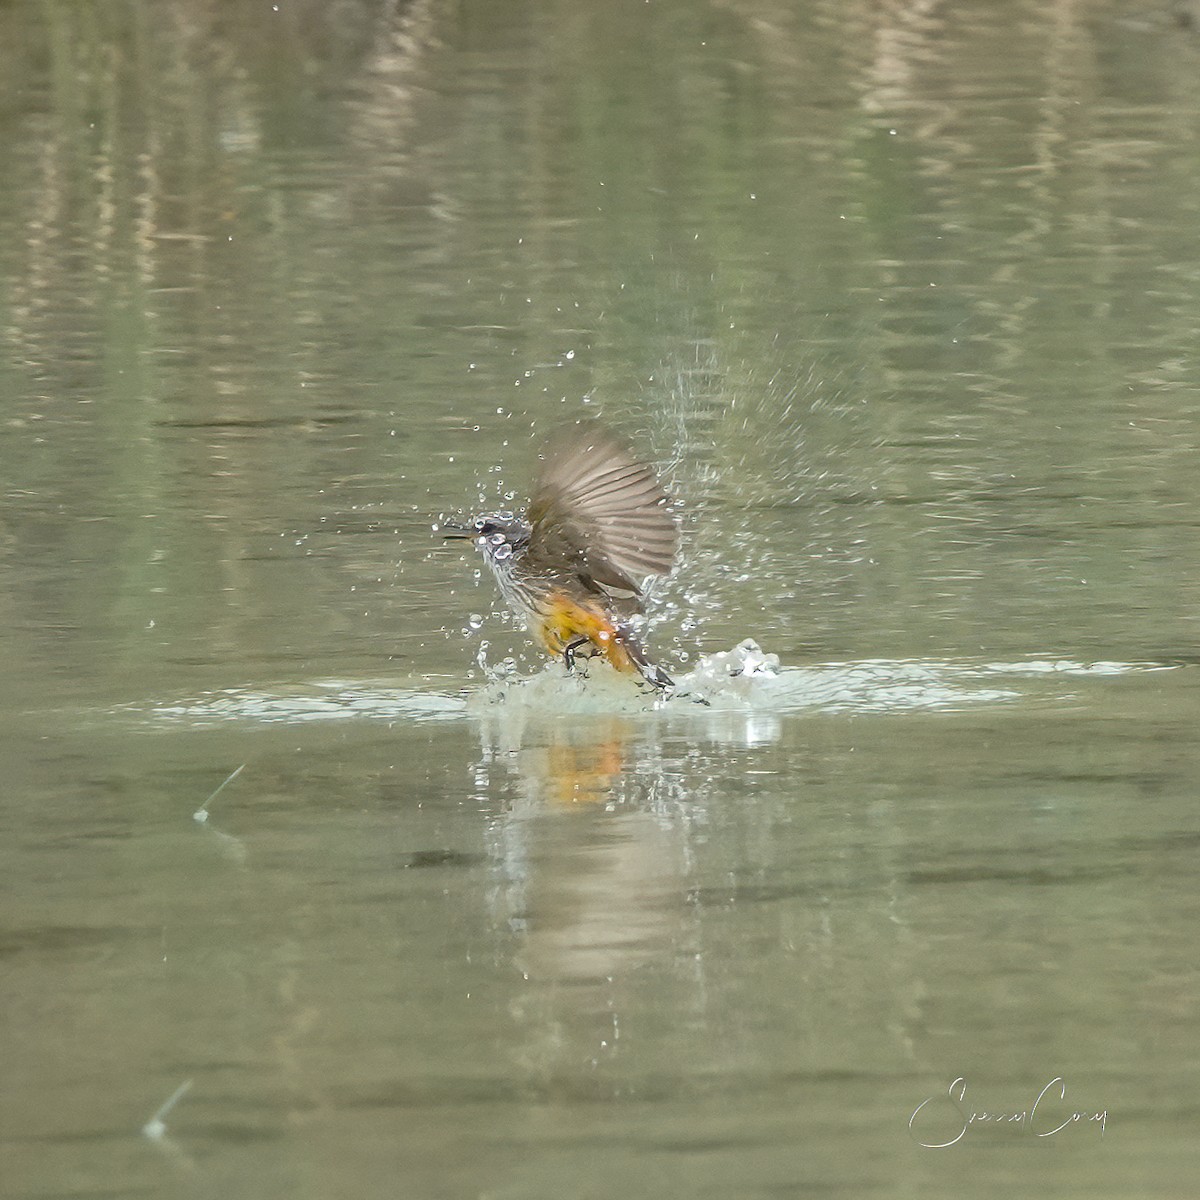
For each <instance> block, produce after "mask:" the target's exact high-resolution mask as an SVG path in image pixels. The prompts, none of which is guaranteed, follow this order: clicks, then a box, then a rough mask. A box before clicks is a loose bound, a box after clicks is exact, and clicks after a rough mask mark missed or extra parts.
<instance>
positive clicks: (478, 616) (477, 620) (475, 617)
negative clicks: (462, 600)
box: [467, 613, 483, 629]
mask: <svg viewBox="0 0 1200 1200" xmlns="http://www.w3.org/2000/svg"><path fill="white" fill-rule="evenodd" d="M467 624H468V625H470V627H471V628H472V629H482V628H483V614H482V613H472V614H471V615H470V616H469V617H468V618H467Z"/></svg>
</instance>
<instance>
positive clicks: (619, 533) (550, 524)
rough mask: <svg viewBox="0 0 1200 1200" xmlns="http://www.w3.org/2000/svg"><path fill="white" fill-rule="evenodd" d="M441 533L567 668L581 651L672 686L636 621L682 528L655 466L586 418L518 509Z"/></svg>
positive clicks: (548, 453) (562, 441) (564, 438)
mask: <svg viewBox="0 0 1200 1200" xmlns="http://www.w3.org/2000/svg"><path fill="white" fill-rule="evenodd" d="M442 529H443V533H444V536H445V537H447V538H464V539H470V540H471V541H473V542H474V543H475V545H476V546H477V547H478V548H479V550H480V551H481V552H482V554H483V556H484V558H485V559H486V560H487V564H488V566H489V567H491V568H492V571H493V573H494V574H495V576H496V579H497V581H498V582H499V584H500V590H501V592H502V593H503V594H504V598H505V600H507V601H508V603H509V605H510V606H511V607H512V609H513V610H514V611H515V612H516V614H517V615H518V616H519V617H521V618H522V619H523V620H524V621H525V623H526V625H527V626H528V627H529V630H530V632H531V633H532V634H533V636H534V637H535V638H537V640H538V641H540V642H541V644H542V646H543V647H544V648H545V650H546V651H547V652H548V653H549V654H551V655H553V656H554V657H556V658H557V657H560V656H561V658H562V660H563V662H564V663H565V664H566V666H567V669H568V670H571V669H573V667H574V665H575V658H576V656H577V655H579V654H586V655H587V656H588V657H591V656H592V655H600V656H601V657H603V658H605V659H607V660H608V661H609V662H610V663H611V664H612V665H613V666H614V667H615V668H616V669H617V670H618V671H623V672H627V673H634V672H636V673H637V674H639V675H641V677H642V678H643V679H645V680H646V682H647V683H649V684H651V685H652V686H653V687H655V688H658V689H662V688H668V687H671V686H673V684H672V681H671V678H670V676H669V675H668V674H667V673H666V672H665V671H664V670H663V669H662V668H661V667H659V666H656V665H655V664H654V663H652V662H651V661H650V660H649V658H647V656H646V652H645V651H644V650H643V649H642V646H641V643H640V642H639V641H638V638H637V636H636V634H635V632H634V629H633V626H632V619H633V618H634V617H635V616H637V615H638V614H639V613H640V612H641V611H642V603H643V600H644V599H645V590H646V584H647V582H648V579H649V577H651V576H656V575H665V574H666V573H667V572H668V571H670V569H671V564H672V562H673V561H674V559H675V552H676V550H677V548H678V545H679V529H678V526H677V524H676V522H675V518H674V515H673V514H672V512H671V510H670V508H669V502H668V498H667V494H666V493H665V492H664V491H663V489H662V487H661V486H660V485H659V483H658V480H657V479H656V478H655V475H654V472H653V470H652V469H651V468H650V467H649V466H647V465H646V464H645V463H643V462H642V461H640V460H639V459H638V458H637V457H636V455H635V453H634V451H633V448H632V447H631V446H630V445H629V443H627V442H626V441H624V439H622V438H619V437H617V436H616V435H614V434H612V433H610V432H608V431H606V430H604V429H603V428H602V427H600V426H599V425H596V424H594V423H591V422H589V423H586V424H582V425H574V426H569V427H567V428H566V429H563V430H561V431H560V432H559V433H558V434H557V435H556V436H555V437H554V438H552V439H551V441H550V443H549V444H548V446H547V447H546V450H545V452H544V453H543V455H542V465H541V469H540V471H539V473H538V477H537V481H536V483H535V485H534V492H533V500H532V501H531V503H530V505H529V507H528V509H527V510H526V511H525V512H524V513H511V512H500V513H492V514H489V515H487V516H481V517H476V518H475V519H474V520H473V521H471V522H470V523H469V524H466V525H458V524H451V523H449V522H444V523H443V525H442Z"/></svg>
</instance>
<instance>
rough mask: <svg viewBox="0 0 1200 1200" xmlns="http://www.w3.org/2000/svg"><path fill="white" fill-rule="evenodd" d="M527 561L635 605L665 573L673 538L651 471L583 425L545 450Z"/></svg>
mask: <svg viewBox="0 0 1200 1200" xmlns="http://www.w3.org/2000/svg"><path fill="white" fill-rule="evenodd" d="M529 520H530V522H531V524H532V526H533V528H532V532H531V534H530V544H529V557H530V558H531V559H536V560H538V561H542V562H551V563H553V562H562V563H563V564H564V565H567V564H569V567H570V569H571V570H572V571H573V572H574V573H576V574H578V575H579V576H580V577H581V578H582V579H583V580H584V581H585V582H588V583H595V584H599V585H601V586H602V587H604V588H606V589H610V590H615V591H618V592H626V593H630V594H632V595H633V596H636V597H640V596H641V594H642V588H643V585H644V583H645V579H646V576H648V575H665V574H666V573H667V572H668V571H669V570H670V569H671V563H672V562H673V561H674V558H675V550H676V548H677V547H678V544H679V530H678V528H677V527H676V524H675V519H674V517H673V516H672V514H671V511H670V509H669V508H668V507H667V495H666V493H665V492H664V491H663V490H662V488H661V487H660V486H659V483H658V480H657V479H656V478H655V477H654V472H653V470H652V469H651V468H650V467H649V466H647V465H646V464H645V463H643V462H641V461H639V460H638V458H637V457H636V456H635V454H634V451H633V448H632V447H631V446H630V445H629V444H628V443H627V442H626V441H624V440H623V439H622V438H618V437H617V436H615V435H614V434H611V433H609V432H607V431H606V430H604V429H602V428H600V427H599V426H598V425H595V424H592V423H587V424H583V425H576V426H571V427H569V428H567V429H564V430H562V431H560V432H559V433H558V434H557V435H556V436H555V437H554V438H553V439H552V440H551V442H550V444H549V446H548V447H547V449H546V453H545V457H544V461H543V464H542V469H541V472H540V474H539V476H538V480H537V484H536V487H535V490H534V495H533V503H532V504H531V505H530V506H529Z"/></svg>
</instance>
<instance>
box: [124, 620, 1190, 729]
mask: <svg viewBox="0 0 1200 1200" xmlns="http://www.w3.org/2000/svg"><path fill="white" fill-rule="evenodd" d="M1165 669H1171V668H1168V667H1166V666H1164V665H1163V664H1159V663H1148V662H1143V663H1119V662H1095V663H1081V662H1074V661H1071V660H1062V659H1029V660H1026V661H1020V662H1010V663H996V662H969V661H963V660H957V661H955V660H936V659H923V660H897V659H870V660H863V661H858V662H832V663H819V664H814V665H811V666H805V667H788V666H782V665H781V664H780V662H779V659H778V657H777V656H776V655H774V654H770V653H767V652H765V651H763V650H762V649H761V648H760V647H759V646H758V644H757V643H756V642H754V641H753V640H751V639H749V638H747V639H746V640H745V641H742V642H739V643H738V644H737V645H736V646H734V647H732V648H731V649H729V650H723V651H719V652H717V653H714V654H708V655H703V656H701V658H700V660H699V662H698V663H697V665H696V667H695V668H694V669H693V670H691V671H688V672H685V673H682V674H677V675H676V676H675V687H674V688H673V689H670V690H668V691H666V692H655V691H653V690H652V689H650V688H649V687H648V686H647V685H645V684H642V683H641V682H640V681H638V680H636V679H634V678H632V677H630V676H628V675H620V674H618V673H617V672H615V671H614V670H612V668H611V667H609V666H608V665H607V664H606V663H602V662H596V663H593V664H591V665H588V666H585V668H584V669H583V670H582V671H579V670H577V671H576V672H574V673H568V672H566V671H565V670H564V668H563V666H562V664H561V663H557V662H555V663H547V664H546V665H545V666H544V667H542V668H541V669H540V670H538V671H536V672H534V673H533V674H532V675H521V674H518V673H517V672H516V671H515V670H514V669H509V668H490V669H487V671H486V674H487V676H488V678H487V681H486V682H485V683H484V684H483V685H482V686H481V687H479V688H477V689H475V690H473V691H467V692H465V693H459V694H447V693H446V692H443V691H438V690H436V689H434V688H431V687H429V686H428V685H427V684H422V683H417V684H416V685H415V686H395V685H393V684H391V683H383V682H378V683H375V682H364V681H351V680H324V681H321V682H317V683H312V684H308V685H301V686H297V687H294V688H288V689H282V690H279V691H272V692H265V691H259V690H255V689H241V688H231V689H224V690H221V691H219V692H212V693H207V694H205V695H203V696H197V697H192V698H188V699H181V700H178V701H170V702H164V703H158V704H154V703H150V704H144V703H143V704H134V705H126V706H122V707H121V708H120V709H118V710H115V711H116V712H120V713H124V714H126V715H131V716H136V717H138V718H140V719H146V718H148V719H150V720H151V721H152V722H155V723H162V722H165V723H171V724H174V723H185V724H189V725H193V726H206V725H213V724H224V723H227V722H246V723H251V724H302V723H307V722H313V721H336V720H351V719H356V720H364V719H365V720H376V721H387V722H389V723H393V724H405V723H425V722H444V721H462V720H467V719H472V718H488V719H493V720H494V719H497V718H499V719H505V717H506V716H507V715H511V716H512V717H513V718H519V719H520V720H522V721H528V720H529V719H551V720H552V719H554V718H556V717H561V716H572V715H575V716H587V715H589V714H591V715H601V714H631V715H632V714H641V715H642V716H643V717H644V718H645V719H652V718H653V716H654V714H659V713H661V714H669V715H671V716H672V717H673V718H674V717H685V718H694V719H698V720H699V719H703V718H704V715H705V714H708V713H714V714H715V713H746V714H751V715H753V714H762V715H763V716H786V715H791V714H795V715H800V714H821V713H825V714H834V713H845V712H855V713H877V714H886V713H894V714H902V713H906V712H908V713H912V712H930V711H936V710H942V711H955V710H964V709H968V708H975V707H978V706H980V705H987V704H993V705H1003V704H1007V703H1012V702H1013V701H1016V700H1019V699H1022V698H1025V697H1027V696H1028V695H1029V693H1030V690H1031V688H1035V687H1036V690H1037V691H1039V693H1043V694H1044V693H1045V691H1046V688H1045V687H1044V686H1042V685H1044V684H1045V683H1046V682H1047V681H1051V682H1052V681H1055V680H1061V681H1062V682H1063V683H1064V684H1066V683H1067V681H1069V680H1074V681H1078V680H1079V679H1080V678H1081V677H1087V676H1112V675H1126V674H1132V673H1138V672H1145V671H1151V670H1165ZM1035 681H1041V683H1040V684H1038V683H1035ZM1049 690H1050V691H1051V692H1053V693H1055V694H1057V695H1059V697H1060V698H1061V692H1062V691H1063V689H1062V688H1061V687H1057V688H1056V687H1051V688H1050V689H1049ZM1067 690H1069V688H1068V689H1067Z"/></svg>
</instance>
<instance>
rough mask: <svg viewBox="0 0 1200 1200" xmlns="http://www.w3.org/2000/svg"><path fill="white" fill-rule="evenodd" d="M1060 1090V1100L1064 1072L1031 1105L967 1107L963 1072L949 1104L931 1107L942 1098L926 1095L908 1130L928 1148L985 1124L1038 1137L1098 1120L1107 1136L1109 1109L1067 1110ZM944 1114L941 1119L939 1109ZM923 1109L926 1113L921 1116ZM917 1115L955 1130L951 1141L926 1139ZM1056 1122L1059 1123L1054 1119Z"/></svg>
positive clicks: (960, 1137) (953, 1086)
mask: <svg viewBox="0 0 1200 1200" xmlns="http://www.w3.org/2000/svg"><path fill="white" fill-rule="evenodd" d="M1056 1090H1057V1092H1058V1099H1059V1100H1066V1098H1067V1084H1066V1081H1065V1080H1064V1079H1063V1077H1062V1076H1061V1075H1056V1076H1055V1077H1054V1078H1053V1079H1052V1080H1050V1082H1049V1083H1048V1084H1046V1086H1045V1087H1044V1088H1042V1090H1041V1091H1040V1092H1038V1094H1037V1099H1036V1100H1035V1101H1034V1102H1033V1103H1032V1104H1031V1105H1030V1106H1029V1108H1022V1109H1015V1110H1012V1111H1004V1112H999V1111H995V1110H992V1111H988V1110H986V1109H981V1110H974V1109H968V1108H966V1107H964V1101H965V1099H966V1095H967V1081H966V1079H965V1078H964V1077H963V1076H961V1075H960V1076H959V1077H958V1078H957V1079H956V1080H955V1081H954V1082H953V1083H952V1084H951V1085H950V1086H949V1087H948V1088H947V1089H946V1095H947V1097H948V1098H949V1104H948V1105H947V1104H946V1103H942V1104H940V1105H937V1106H935V1107H934V1108H932V1109H930V1108H927V1107H926V1106H927V1105H930V1104H933V1103H934V1101H935V1100H938V1099H939V1098H938V1097H937V1096H927V1097H926V1098H925V1099H924V1100H922V1101H921V1103H920V1104H918V1105H917V1107H916V1108H915V1109H913V1114H912V1116H911V1117H909V1118H908V1132H909V1134H910V1135H911V1136H912V1138H913V1140H914V1141H915V1142H916V1143H917V1145H918V1146H924V1147H925V1149H926V1150H944V1149H946V1147H947V1146H953V1145H955V1144H956V1143H958V1142H961V1141H962V1140H963V1138H965V1137H966V1136H967V1130H968V1129H970V1128H971V1127H972V1126H975V1125H979V1126H986V1125H1012V1126H1017V1127H1018V1128H1021V1129H1026V1130H1028V1131H1029V1132H1030V1133H1032V1134H1034V1135H1035V1136H1036V1137H1043V1138H1044V1137H1053V1136H1054V1134H1056V1133H1061V1132H1062V1131H1063V1130H1064V1129H1066V1128H1067V1127H1068V1126H1069V1125H1077V1124H1081V1123H1093V1122H1094V1123H1096V1124H1098V1125H1099V1126H1100V1136H1101V1137H1103V1136H1104V1130H1105V1127H1106V1126H1107V1125H1108V1109H1100V1110H1099V1111H1097V1112H1084V1111H1079V1110H1073V1111H1067V1110H1065V1109H1063V1108H1062V1107H1061V1106H1058V1105H1056V1103H1055V1101H1054V1097H1053V1095H1052V1093H1053V1092H1054V1091H1056ZM947 1107H949V1108H951V1109H953V1112H954V1116H953V1117H952V1118H949V1119H950V1120H951V1121H952V1122H953V1123H952V1124H950V1125H947V1124H946V1119H947V1118H946V1117H945V1113H946V1109H947ZM939 1112H940V1113H942V1114H943V1116H942V1118H941V1119H940V1120H939V1118H938V1113H939ZM922 1113H924V1115H923V1116H922ZM918 1118H920V1124H921V1125H923V1126H925V1127H926V1128H927V1129H928V1127H929V1126H933V1127H934V1128H937V1127H938V1125H939V1124H940V1125H941V1126H942V1127H943V1130H944V1131H945V1132H953V1131H954V1130H957V1132H956V1133H954V1136H953V1137H951V1138H950V1139H949V1140H948V1141H938V1142H934V1141H923V1140H922V1138H923V1137H929V1136H930V1135H929V1133H928V1132H926V1133H923V1134H921V1133H918V1130H917V1125H918ZM1055 1122H1057V1124H1056V1123H1055Z"/></svg>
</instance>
